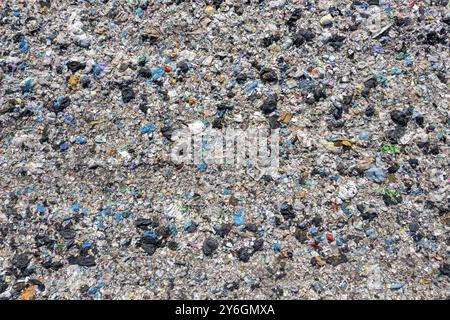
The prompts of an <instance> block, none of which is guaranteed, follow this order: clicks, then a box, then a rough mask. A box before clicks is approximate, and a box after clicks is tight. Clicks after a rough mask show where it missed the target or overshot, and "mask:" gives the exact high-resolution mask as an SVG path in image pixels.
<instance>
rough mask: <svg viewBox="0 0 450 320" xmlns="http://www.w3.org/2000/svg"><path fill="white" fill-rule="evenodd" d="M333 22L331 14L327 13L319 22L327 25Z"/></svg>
mask: <svg viewBox="0 0 450 320" xmlns="http://www.w3.org/2000/svg"><path fill="white" fill-rule="evenodd" d="M332 23H333V16H332V15H331V14H327V15H325V16H323V17H322V18H320V24H321V25H322V26H328V25H330V24H332Z"/></svg>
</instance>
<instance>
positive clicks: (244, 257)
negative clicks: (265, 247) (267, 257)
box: [236, 247, 253, 262]
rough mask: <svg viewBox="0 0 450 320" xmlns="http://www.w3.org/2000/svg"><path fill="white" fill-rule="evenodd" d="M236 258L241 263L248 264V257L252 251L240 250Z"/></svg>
mask: <svg viewBox="0 0 450 320" xmlns="http://www.w3.org/2000/svg"><path fill="white" fill-rule="evenodd" d="M236 254H237V257H238V259H239V260H240V261H242V262H248V261H249V260H250V257H251V256H252V254H253V251H252V250H251V249H250V248H246V247H244V248H240V249H239V250H238V251H237V252H236Z"/></svg>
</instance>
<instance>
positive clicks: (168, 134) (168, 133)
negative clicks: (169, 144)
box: [161, 126, 173, 140]
mask: <svg viewBox="0 0 450 320" xmlns="http://www.w3.org/2000/svg"><path fill="white" fill-rule="evenodd" d="M172 133H173V128H172V127H169V126H164V127H162V128H161V134H162V135H163V136H164V137H165V138H166V139H167V140H170V139H172Z"/></svg>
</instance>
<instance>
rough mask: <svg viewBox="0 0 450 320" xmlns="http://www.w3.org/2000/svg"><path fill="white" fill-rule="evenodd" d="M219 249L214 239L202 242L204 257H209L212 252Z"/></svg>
mask: <svg viewBox="0 0 450 320" xmlns="http://www.w3.org/2000/svg"><path fill="white" fill-rule="evenodd" d="M218 247H219V242H217V240H216V239H214V238H211V237H210V238H207V239H206V240H205V241H204V242H203V247H202V249H203V254H204V255H205V256H211V255H212V254H213V253H214V251H216V250H217V248H218Z"/></svg>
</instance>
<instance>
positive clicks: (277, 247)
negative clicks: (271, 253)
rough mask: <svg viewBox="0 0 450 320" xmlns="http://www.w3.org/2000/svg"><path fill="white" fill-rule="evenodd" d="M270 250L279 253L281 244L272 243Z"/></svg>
mask: <svg viewBox="0 0 450 320" xmlns="http://www.w3.org/2000/svg"><path fill="white" fill-rule="evenodd" d="M272 249H273V250H275V251H281V244H279V243H278V242H275V243H273V244H272Z"/></svg>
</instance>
